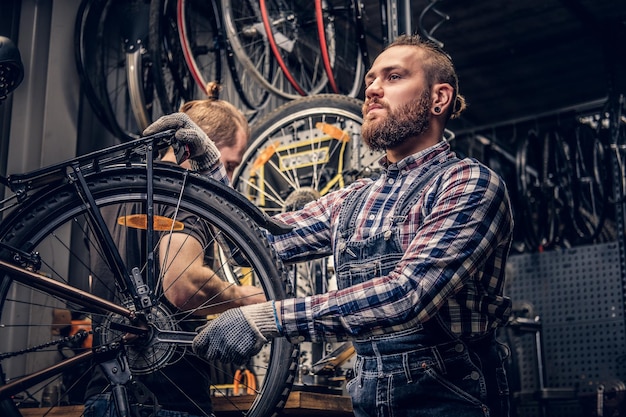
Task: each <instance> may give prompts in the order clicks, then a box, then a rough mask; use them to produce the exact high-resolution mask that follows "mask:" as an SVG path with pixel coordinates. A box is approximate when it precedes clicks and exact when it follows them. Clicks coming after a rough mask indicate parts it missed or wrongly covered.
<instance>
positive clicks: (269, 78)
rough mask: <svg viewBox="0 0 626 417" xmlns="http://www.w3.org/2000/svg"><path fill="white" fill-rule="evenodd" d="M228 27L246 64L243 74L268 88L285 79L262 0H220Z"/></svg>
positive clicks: (240, 59)
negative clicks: (263, 14) (266, 24)
mask: <svg viewBox="0 0 626 417" xmlns="http://www.w3.org/2000/svg"><path fill="white" fill-rule="evenodd" d="M220 1H221V9H222V13H223V16H224V29H225V32H226V37H227V39H228V41H229V45H230V47H231V48H232V53H233V54H234V57H235V58H236V61H237V62H239V63H240V64H241V66H242V71H240V76H243V75H244V74H245V76H246V77H250V76H252V77H253V78H255V82H258V83H259V84H260V85H261V86H262V87H263V88H264V89H265V90H266V91H273V90H274V89H278V90H280V88H279V87H274V85H275V84H276V85H278V84H281V83H283V82H285V80H284V79H283V78H281V77H282V74H279V73H278V72H277V66H276V62H275V60H274V57H273V56H272V52H271V51H270V46H269V42H268V40H267V36H265V32H264V29H263V22H262V19H261V11H260V9H259V4H258V2H256V1H253V0H220Z"/></svg>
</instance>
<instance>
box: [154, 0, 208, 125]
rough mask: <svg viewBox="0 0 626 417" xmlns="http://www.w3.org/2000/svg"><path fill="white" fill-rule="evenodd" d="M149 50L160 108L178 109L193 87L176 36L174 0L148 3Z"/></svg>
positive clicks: (187, 98) (190, 97) (167, 109)
mask: <svg viewBox="0 0 626 417" xmlns="http://www.w3.org/2000/svg"><path fill="white" fill-rule="evenodd" d="M150 53H151V59H152V70H153V74H154V84H155V89H156V92H157V94H158V97H159V103H160V104H161V109H162V110H163V113H165V114H169V113H173V112H175V111H178V109H179V108H180V106H181V105H182V104H183V103H184V102H185V101H189V100H192V99H193V98H194V93H195V90H196V89H195V83H194V81H193V79H192V77H191V73H190V72H189V70H188V68H187V65H186V63H185V57H184V54H183V49H182V47H181V44H180V41H179V38H178V26H177V23H176V2H175V1H174V0H154V1H152V2H150ZM203 88H204V87H203Z"/></svg>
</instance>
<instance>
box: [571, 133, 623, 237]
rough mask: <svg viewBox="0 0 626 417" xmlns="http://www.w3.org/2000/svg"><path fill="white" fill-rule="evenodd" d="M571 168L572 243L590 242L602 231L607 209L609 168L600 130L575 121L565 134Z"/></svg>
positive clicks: (609, 183)
mask: <svg viewBox="0 0 626 417" xmlns="http://www.w3.org/2000/svg"><path fill="white" fill-rule="evenodd" d="M565 141H566V143H567V144H568V147H569V150H570V153H571V164H572V168H573V174H574V175H573V178H572V179H573V199H574V204H573V206H572V210H571V213H570V217H571V222H572V229H573V232H574V233H573V235H574V240H575V243H577V244H588V243H592V242H593V241H594V240H595V239H596V238H597V237H598V236H599V234H600V232H601V231H602V228H603V226H604V222H605V220H606V219H607V215H608V212H609V207H610V203H609V195H610V185H611V177H612V175H611V170H610V165H609V163H608V162H609V160H608V156H607V154H606V151H605V148H606V145H605V144H604V143H603V138H602V137H601V134H600V132H598V131H596V130H595V129H593V128H592V127H591V126H589V125H586V124H580V123H579V124H577V125H576V126H575V127H574V128H573V129H572V130H571V132H569V134H568V135H567V136H566V137H565Z"/></svg>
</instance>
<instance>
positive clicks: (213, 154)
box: [143, 113, 220, 172]
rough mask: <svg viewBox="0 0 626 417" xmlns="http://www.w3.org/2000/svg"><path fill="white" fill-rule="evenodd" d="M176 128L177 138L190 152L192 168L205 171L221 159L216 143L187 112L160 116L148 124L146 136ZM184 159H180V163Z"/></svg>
mask: <svg viewBox="0 0 626 417" xmlns="http://www.w3.org/2000/svg"><path fill="white" fill-rule="evenodd" d="M169 129H176V134H175V135H174V136H175V137H176V140H177V141H178V144H179V145H182V146H185V147H186V148H187V150H188V152H189V162H190V164H191V169H193V170H195V171H200V172H204V171H207V170H209V169H210V168H212V167H213V166H214V165H215V163H216V162H217V161H218V160H219V159H220V151H219V150H218V149H217V147H216V146H215V143H213V141H212V140H211V139H210V138H209V137H208V136H207V134H206V133H204V131H203V130H202V129H200V127H198V125H197V124H195V123H194V122H193V121H192V120H191V119H190V118H189V116H187V115H186V114H185V113H173V114H169V115H167V116H162V117H160V118H159V119H158V120H157V121H156V122H154V123H152V124H151V125H150V126H148V127H147V128H146V129H145V130H144V131H143V134H144V136H146V135H152V134H155V133H158V132H163V131H165V130H169ZM180 162H182V161H179V163H180Z"/></svg>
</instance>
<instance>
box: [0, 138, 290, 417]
mask: <svg viewBox="0 0 626 417" xmlns="http://www.w3.org/2000/svg"><path fill="white" fill-rule="evenodd" d="M171 134H172V132H164V133H160V134H157V135H153V136H147V137H144V138H139V139H136V140H133V141H128V142H124V143H122V144H120V145H117V146H113V147H111V148H107V149H104V150H101V151H96V152H93V153H90V154H87V155H84V156H80V157H77V158H74V159H71V160H69V161H66V162H62V163H59V164H55V165H52V166H49V167H45V168H41V169H37V170H35V171H32V172H30V173H25V174H16V175H10V176H8V177H0V181H1V182H2V184H3V185H4V186H6V187H8V189H10V190H11V191H12V195H11V196H9V197H7V198H5V199H4V200H3V201H2V205H1V207H2V213H3V215H4V218H3V219H2V222H1V223H0V271H1V274H2V275H0V277H1V280H0V321H1V324H2V325H1V326H0V352H2V353H1V354H0V370H1V373H0V414H1V415H2V416H6V417H17V416H21V415H22V413H21V410H23V407H40V406H42V400H43V398H42V397H43V392H44V391H45V390H46V387H47V386H52V385H55V386H62V384H63V382H64V380H63V375H64V373H66V372H69V371H72V370H78V369H81V368H82V367H84V368H86V369H85V372H86V371H87V370H89V369H91V368H92V367H93V366H101V367H102V368H103V369H105V370H106V371H109V373H110V374H111V379H110V384H111V386H112V387H113V392H114V393H119V395H115V398H116V404H117V405H118V406H119V407H121V409H126V410H128V404H125V398H126V396H125V395H124V393H125V392H126V391H125V390H126V386H127V382H128V381H129V380H130V378H131V376H132V375H140V374H144V373H152V372H159V371H160V370H161V369H162V368H163V367H164V366H165V365H166V364H167V363H169V362H171V361H175V360H184V357H183V356H182V355H183V354H185V353H187V354H189V351H190V349H189V346H190V343H191V341H192V339H193V336H194V335H195V332H183V331H181V330H180V325H181V322H182V321H183V320H184V319H186V318H187V317H188V316H189V315H190V314H192V313H193V310H189V311H180V312H174V311H173V310H172V309H171V308H169V307H168V305H167V304H166V303H165V301H164V294H163V293H164V289H163V288H162V287H161V285H160V283H161V281H160V280H161V274H160V273H159V271H158V270H159V268H158V266H157V264H158V262H157V260H156V259H155V256H154V253H155V250H158V246H159V245H160V244H162V243H160V242H164V241H165V240H164V239H163V238H166V237H167V235H168V234H169V233H172V231H173V230H177V229H178V228H179V227H180V225H179V224H178V221H177V219H178V215H179V214H180V213H187V214H190V215H192V216H195V217H196V218H197V226H195V225H191V226H189V225H188V226H186V227H192V228H193V227H200V225H204V226H206V227H207V228H208V229H209V230H211V232H212V234H211V236H212V237H213V242H212V244H213V245H214V247H216V248H219V251H216V252H219V256H218V255H216V258H215V259H216V261H217V262H216V265H215V267H214V270H215V271H217V273H218V274H219V275H220V276H223V277H224V279H228V278H229V277H230V279H231V280H232V285H239V284H240V283H243V281H246V282H247V283H248V284H249V285H256V286H258V287H259V288H260V289H261V290H262V291H263V292H264V294H265V296H266V298H267V299H281V298H284V297H286V296H288V295H290V294H291V290H290V286H289V285H288V279H287V276H286V272H285V269H284V267H283V265H282V263H281V262H280V260H279V259H278V258H277V256H276V254H275V253H274V252H273V251H272V250H271V248H270V246H269V244H268V242H267V241H266V240H265V238H264V235H263V233H262V232H261V229H260V228H261V227H262V228H266V229H268V230H270V231H271V232H272V233H281V232H283V231H284V230H285V229H284V227H283V226H282V225H281V224H278V223H276V222H274V221H272V220H271V219H270V218H269V217H268V216H267V215H265V214H263V213H262V212H261V211H259V210H258V209H257V208H255V207H254V206H253V205H252V204H251V203H250V202H249V201H248V200H246V199H245V198H244V197H243V196H241V195H240V194H239V193H237V192H236V191H235V190H233V189H231V188H229V187H226V186H224V185H223V184H221V183H218V182H216V181H214V180H211V179H209V178H205V177H203V176H201V175H199V174H197V173H193V172H189V171H186V170H184V169H182V168H180V167H178V166H174V165H171V164H165V163H159V162H155V158H156V156H157V152H158V150H159V149H161V148H162V147H165V146H170V145H174V146H176V145H177V144H176V143H175V142H172V140H171V139H170V137H171ZM181 149H182V148H181ZM129 205H134V206H135V207H136V206H140V207H143V210H141V211H140V212H139V213H137V212H135V213H133V215H131V213H130V212H128V213H127V214H126V213H125V211H124V208H125V207H127V206H129ZM110 207H114V208H119V209H120V211H119V212H120V213H124V214H123V215H121V216H120V217H119V218H118V219H117V222H118V223H119V224H121V225H123V226H124V227H133V228H134V230H137V231H138V233H141V235H142V236H143V238H142V239H143V241H144V242H145V248H144V249H143V250H142V253H143V255H144V256H143V259H144V260H143V261H142V263H141V264H139V265H132V264H126V263H125V261H124V259H126V258H125V253H124V251H123V249H122V246H121V243H120V244H119V245H118V242H116V241H115V240H114V239H113V238H112V235H111V231H110V229H109V227H108V226H107V223H106V222H105V220H104V217H103V215H102V211H103V210H104V209H107V208H110ZM163 209H167V210H169V212H171V213H175V215H174V216H171V217H165V216H163V215H162V213H163ZM120 222H121V223H120ZM185 225H187V223H185ZM87 244H88V245H90V246H92V247H94V248H96V249H97V250H96V251H95V252H91V255H92V256H98V257H102V258H103V259H104V260H105V262H106V265H108V267H109V269H110V270H111V271H113V272H114V274H115V280H116V286H117V290H118V291H117V293H119V296H120V297H119V298H116V299H115V301H113V302H111V301H107V300H106V299H103V298H100V297H98V296H97V295H94V294H93V293H92V291H91V289H92V288H93V286H94V284H95V283H97V282H98V273H97V271H93V270H90V268H89V263H88V261H87V259H88V258H87V257H86V255H85V246H86V245H87ZM157 253H158V252H157ZM172 256H175V254H174V255H172ZM211 303H212V301H211V300H207V302H206V306H209V305H211ZM54 311H56V312H57V313H58V312H67V313H68V314H71V318H72V320H74V319H77V320H78V319H80V320H81V321H83V320H84V319H89V318H99V319H101V324H100V325H98V326H97V327H94V328H93V332H96V333H98V334H99V335H101V336H102V337H101V338H99V340H102V344H98V345H96V344H94V345H93V346H92V347H89V346H88V344H86V341H87V340H88V338H89V336H90V335H91V334H92V332H90V331H86V330H84V329H75V330H76V331H73V332H71V334H66V333H64V332H65V331H66V330H67V328H68V326H70V324H71V323H70V320H69V319H66V320H62V321H58V320H57V321H56V322H53V319H52V317H53V314H52V313H53V312H54ZM55 317H56V315H55ZM61 317H62V315H61ZM51 329H56V330H57V332H58V331H61V334H60V335H53V334H51V333H52V332H51ZM93 340H94V341H95V340H96V338H94V339H93ZM68 351H70V352H71V353H70V354H65V353H66V352H68ZM61 353H63V354H61ZM296 360H297V349H296V348H295V347H294V346H292V345H291V344H290V343H289V342H287V341H286V340H285V339H277V340H276V341H273V342H271V343H270V344H269V345H268V347H267V348H265V349H264V350H263V351H262V352H261V353H260V354H259V355H258V356H256V357H254V358H253V359H252V360H251V361H250V363H248V365H247V366H248V369H249V370H251V371H252V372H254V374H255V375H256V378H257V381H255V382H256V385H257V386H256V389H254V392H255V394H256V395H255V396H254V397H253V398H254V399H253V400H251V401H250V402H249V404H250V403H251V405H250V406H249V408H248V407H245V409H241V408H238V407H240V406H238V405H237V404H238V403H235V402H234V401H232V399H230V398H229V397H225V398H226V400H227V401H230V402H231V403H232V405H231V408H233V409H234V410H238V411H239V412H240V413H241V415H246V416H255V417H260V416H268V415H275V414H276V413H277V412H278V410H280V408H281V407H282V406H283V405H284V403H285V400H286V398H287V396H288V394H289V387H290V384H291V383H292V382H293V380H294V374H295V371H296V367H297V366H296ZM227 378H229V380H231V381H232V380H233V378H234V374H233V375H228V376H227ZM73 381H74V382H73V383H72V384H71V385H67V386H64V387H63V389H62V394H61V396H60V397H59V398H57V399H56V400H55V401H54V402H53V403H52V404H49V405H47V407H48V408H49V409H50V410H51V409H53V408H55V407H57V406H58V405H62V404H67V403H68V402H69V400H68V399H69V398H71V393H72V392H74V391H76V390H78V391H80V389H81V388H83V386H84V385H85V384H84V382H83V380H81V379H80V377H79V378H77V379H74V380H73ZM246 388H251V389H252V388H253V387H252V386H250V387H246ZM172 389H176V387H174V386H173V387H172ZM216 389H217V390H219V387H216ZM221 393H222V394H223V395H226V393H224V392H221ZM157 400H158V399H157ZM48 411H49V410H48Z"/></svg>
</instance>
